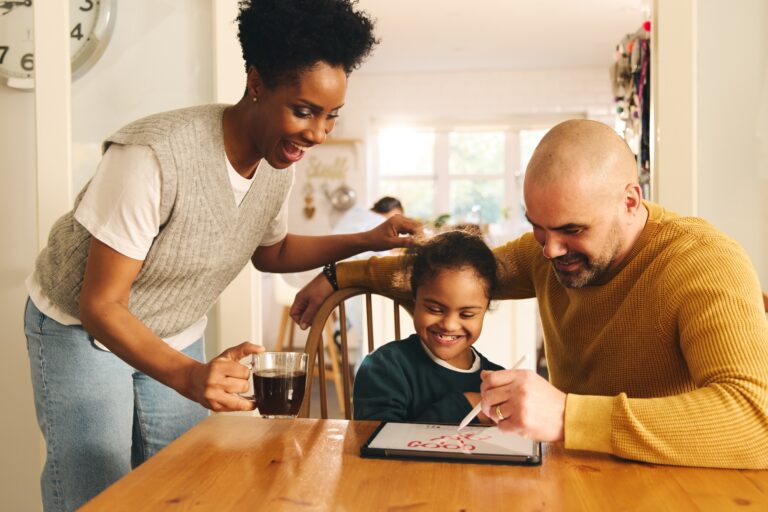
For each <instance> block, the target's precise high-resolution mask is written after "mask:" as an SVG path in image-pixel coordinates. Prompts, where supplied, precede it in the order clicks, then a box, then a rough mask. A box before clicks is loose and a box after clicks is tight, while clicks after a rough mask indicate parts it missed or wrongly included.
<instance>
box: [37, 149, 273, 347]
mask: <svg viewBox="0 0 768 512" xmlns="http://www.w3.org/2000/svg"><path fill="white" fill-rule="evenodd" d="M225 160H226V166H227V174H228V175H229V181H230V184H231V185H232V193H233V200H234V201H235V204H237V205H238V206H239V205H240V203H241V202H242V201H243V198H244V197H245V194H246V193H247V192H248V189H250V187H251V184H252V183H253V178H251V179H246V178H244V177H242V176H241V175H240V174H238V173H237V171H235V169H234V167H232V164H230V163H229V160H227V159H226V158H225ZM262 165H269V164H267V163H265V161H264V160H263V159H262V161H261V162H260V163H259V168H260V167H261V166H262ZM259 168H257V169H256V172H258V169H259ZM254 176H255V173H254ZM160 187H161V172H160V162H158V160H157V157H156V156H155V153H154V152H153V151H152V150H151V149H150V148H149V147H147V146H139V145H127V146H124V145H120V144H112V145H111V146H109V149H108V150H107V151H106V152H105V153H104V156H103V157H102V159H101V162H100V163H99V166H98V168H97V169H96V174H95V175H94V177H93V179H92V180H91V183H90V185H89V186H88V190H87V191H86V193H85V195H84V196H83V199H82V201H81V202H80V204H79V205H78V207H77V210H76V211H75V220H77V222H79V223H80V224H82V225H83V227H85V229H87V230H88V232H89V233H91V235H92V236H93V237H95V238H96V239H98V240H99V241H100V242H102V243H104V244H106V245H108V246H109V247H111V248H112V249H114V250H116V251H117V252H119V253H121V254H124V255H125V256H128V257H129V258H132V259H135V260H142V261H143V260H144V259H145V258H146V256H147V253H148V252H149V249H150V247H151V246H152V241H153V240H154V239H155V237H156V236H157V234H158V233H159V232H160ZM287 203H288V201H287V200H286V201H285V202H284V203H283V206H282V207H281V208H280V211H279V212H278V214H277V216H276V217H275V218H274V219H272V221H271V222H270V224H269V226H268V227H267V230H266V231H265V233H264V237H263V238H262V241H261V245H262V246H269V245H274V244H276V243H278V242H279V241H281V240H282V239H283V238H285V235H286V234H287V232H288V215H287V211H286V205H287ZM26 286H27V292H28V293H29V297H30V298H31V299H32V302H34V304H35V306H37V308H38V309H39V310H40V311H41V312H43V313H44V314H45V315H46V316H48V317H49V318H52V319H53V320H55V321H57V322H59V323H60V324H63V325H80V324H81V322H80V319H79V318H75V317H73V316H71V315H68V314H67V313H65V312H64V311H62V310H61V309H60V308H58V307H57V306H56V305H55V304H53V303H52V302H51V301H50V299H49V298H48V297H47V296H46V295H45V293H44V292H43V290H42V288H41V287H40V283H39V282H38V281H37V277H36V275H35V274H34V273H33V274H32V275H31V276H29V277H28V278H27V280H26ZM207 323H208V318H207V317H206V316H205V315H203V317H202V318H200V319H199V320H198V321H197V322H195V323H194V324H192V325H190V326H189V327H187V328H186V329H184V330H183V331H182V332H180V333H178V334H175V335H173V336H171V337H169V338H165V342H166V343H168V344H169V345H170V346H172V347H174V348H176V349H178V350H181V349H184V348H186V347H188V346H189V345H191V344H192V343H194V342H195V341H196V340H198V339H199V338H200V337H202V335H203V333H204V332H205V326H206V325H207ZM96 343H97V344H98V345H99V346H100V347H102V348H105V347H104V346H103V345H101V344H100V343H98V342H96Z"/></svg>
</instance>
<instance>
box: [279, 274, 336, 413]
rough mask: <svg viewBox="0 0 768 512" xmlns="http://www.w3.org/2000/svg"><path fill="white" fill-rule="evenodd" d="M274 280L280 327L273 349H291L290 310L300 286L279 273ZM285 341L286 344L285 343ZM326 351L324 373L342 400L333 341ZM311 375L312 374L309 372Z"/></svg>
mask: <svg viewBox="0 0 768 512" xmlns="http://www.w3.org/2000/svg"><path fill="white" fill-rule="evenodd" d="M273 278H274V281H273V284H272V294H273V299H274V301H275V302H276V303H277V304H279V305H280V306H281V309H282V313H281V318H280V327H279V330H278V333H277V340H276V341H275V351H276V352H282V351H283V350H285V349H287V350H289V351H293V340H294V331H295V327H296V324H295V323H294V322H293V320H291V317H290V314H289V313H290V310H291V304H293V299H294V297H296V294H297V293H298V292H299V290H300V288H298V287H296V286H294V285H292V284H290V283H289V282H288V281H287V280H286V278H285V277H284V276H283V275H281V274H275V275H274V277H273ZM333 324H334V318H333V315H331V317H329V318H328V321H327V322H326V323H325V330H326V336H328V337H329V338H331V337H332V336H333ZM286 342H287V345H286ZM326 350H327V351H328V359H329V361H330V369H331V371H330V373H329V374H327V375H326V378H327V379H328V380H332V381H333V384H334V386H335V388H336V397H337V398H338V400H339V403H342V400H343V389H342V382H341V371H340V368H339V352H338V349H337V348H336V344H335V343H328V344H327V346H326ZM310 375H312V374H310Z"/></svg>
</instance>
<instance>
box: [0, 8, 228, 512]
mask: <svg viewBox="0 0 768 512" xmlns="http://www.w3.org/2000/svg"><path fill="white" fill-rule="evenodd" d="M210 10H211V9H210V2H208V1H204V0H196V1H194V2H177V1H174V0H132V1H131V2H130V3H127V2H120V3H119V10H118V12H117V17H116V26H115V32H114V34H113V38H112V41H111V43H110V45H109V47H108V48H107V51H106V52H105V53H104V55H103V56H102V58H101V60H100V61H99V62H98V63H97V64H96V65H95V66H94V67H93V68H92V69H91V70H90V71H89V72H88V73H86V74H85V75H84V76H83V77H82V78H80V79H79V80H78V81H76V82H75V83H73V84H72V120H73V128H72V138H73V142H74V145H75V147H74V148H73V149H74V151H73V160H74V166H73V173H75V176H74V179H75V182H76V183H77V184H78V185H77V188H79V184H82V182H84V181H85V180H86V179H87V178H88V177H89V176H90V173H92V172H93V169H94V165H95V163H96V162H97V160H98V150H97V148H98V143H99V142H100V141H101V140H102V139H103V138H105V137H106V136H108V135H109V134H110V133H111V132H112V131H114V130H115V129H117V128H119V127H120V126H121V125H123V124H125V123H126V122H128V121H131V120H133V119H136V118H138V117H140V116H144V115H147V114H150V113H152V112H158V111H162V110H167V109H171V108H178V107H182V106H187V105H194V104H200V103H206V102H209V101H211V98H212V88H211V87H212V86H211V50H210V47H211V45H210V41H211V35H210V34H211V26H210ZM236 99H237V98H233V101H234V100H236ZM0 112H2V116H0V218H2V219H3V221H2V222H0V239H2V240H4V243H3V247H4V250H3V251H0V339H2V340H3V342H2V344H0V389H2V390H3V393H1V394H0V396H1V397H2V398H0V400H2V402H0V410H2V411H3V421H2V423H0V425H2V426H0V432H1V434H2V438H3V439H4V440H5V443H4V448H3V457H2V463H1V464H0V509H2V510H39V509H40V508H41V505H40V496H39V472H40V467H41V460H42V457H43V452H42V450H43V445H42V443H41V436H40V434H39V431H38V428H37V425H36V421H35V415H34V405H33V399H32V390H31V384H30V379H29V362H28V357H27V354H26V344H25V339H24V333H23V328H22V314H23V305H24V300H25V298H26V292H25V289H24V286H23V281H24V278H25V277H26V276H27V275H28V274H29V273H30V272H31V270H32V266H33V263H34V258H35V256H36V254H37V241H36V233H35V229H36V210H35V206H36V205H35V187H36V183H35V149H34V143H35V139H34V94H33V93H29V92H22V91H17V90H13V89H8V88H5V87H3V86H0Z"/></svg>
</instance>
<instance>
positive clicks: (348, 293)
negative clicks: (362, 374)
mask: <svg viewBox="0 0 768 512" xmlns="http://www.w3.org/2000/svg"><path fill="white" fill-rule="evenodd" d="M373 294H374V292H372V291H371V290H369V289H367V288H357V287H352V288H343V289H341V290H338V291H336V292H334V293H333V294H331V295H330V296H329V297H328V298H327V299H326V300H325V302H323V304H322V305H321V306H320V309H318V311H317V314H316V315H315V319H314V320H313V322H312V326H311V327H310V330H309V335H308V337H307V344H306V346H305V347H304V351H305V352H306V353H307V354H308V355H309V357H308V359H309V362H308V363H307V376H308V378H307V385H306V388H305V392H304V402H303V403H302V405H301V409H300V410H299V417H301V418H307V417H309V410H310V402H311V399H312V380H313V379H312V378H309V376H312V375H314V372H315V368H317V373H318V374H319V382H320V389H319V391H320V393H319V394H320V417H321V418H323V419H326V418H328V397H327V396H326V394H327V393H326V389H325V386H324V385H323V383H324V382H325V368H326V362H325V360H324V358H325V354H326V349H327V347H330V346H334V348H335V343H334V341H333V339H332V335H329V334H328V331H327V329H326V326H327V325H328V324H329V323H330V321H331V319H332V318H333V314H334V312H336V311H338V317H339V325H347V323H346V321H347V317H346V308H345V306H344V302H345V301H346V300H347V299H350V298H352V297H356V296H359V295H365V312H366V314H365V318H366V330H367V335H368V352H373V349H374V326H373V317H374V315H373V314H372V311H373V310H372V298H371V296H372V295H373ZM385 297H386V298H388V299H390V300H392V301H393V303H394V333H395V338H394V339H400V338H401V335H400V308H401V307H402V308H403V309H405V310H406V312H408V313H409V314H410V310H409V309H408V306H410V304H409V305H405V304H403V303H402V302H400V300H398V299H396V298H394V297H389V296H385ZM324 334H325V337H324ZM386 341H391V340H386ZM361 343H362V340H361ZM339 352H340V354H339V357H340V359H341V361H340V363H341V364H340V367H341V376H342V389H343V393H342V396H341V400H340V402H339V403H340V404H341V410H342V412H343V413H344V417H345V418H346V419H348V420H349V419H352V399H351V389H352V373H351V366H350V364H349V345H348V343H347V332H346V329H341V350H340V351H339ZM331 357H332V356H331Z"/></svg>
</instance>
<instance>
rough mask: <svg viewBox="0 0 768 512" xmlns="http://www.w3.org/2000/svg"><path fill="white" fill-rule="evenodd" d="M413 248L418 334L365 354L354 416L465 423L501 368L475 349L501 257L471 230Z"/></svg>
mask: <svg viewBox="0 0 768 512" xmlns="http://www.w3.org/2000/svg"><path fill="white" fill-rule="evenodd" d="M408 254H409V255H410V256H411V257H409V258H406V262H407V265H408V266H409V268H408V273H409V274H410V283H411V290H412V293H413V296H414V300H415V305H414V311H413V323H414V326H415V328H416V334H412V335H411V336H410V337H408V338H406V339H405V340H402V341H396V342H392V343H388V344H386V345H384V346H382V347H380V348H378V349H377V350H376V351H375V352H373V353H372V354H370V355H369V356H368V357H366V358H365V360H363V364H362V365H361V366H360V371H359V372H358V374H357V377H356V379H355V386H354V393H353V404H354V417H355V419H358V420H389V421H405V422H424V423H433V422H436V423H458V422H460V421H461V420H462V419H463V418H464V416H466V415H467V414H468V413H469V411H470V410H471V409H472V407H473V406H474V405H475V404H476V403H478V402H479V401H480V393H479V392H480V371H481V370H500V369H501V367H500V366H498V365H496V364H494V363H492V362H490V361H488V359H486V358H485V357H483V356H482V355H481V354H480V353H479V352H478V351H476V350H475V349H473V348H472V344H473V343H474V342H475V341H476V340H477V338H478V337H479V336H480V331H481V330H482V327H483V317H484V316H485V313H486V311H488V305H489V304H490V297H491V293H492V292H493V290H494V288H495V287H496V259H495V258H494V256H493V252H491V250H490V248H489V247H488V246H487V245H486V244H485V242H483V240H482V239H481V238H480V237H478V236H476V235H472V234H469V233H467V232H464V231H449V232H446V233H442V234H439V235H437V236H435V237H433V238H431V239H429V240H428V241H426V242H425V243H423V244H420V245H417V246H415V247H413V248H411V249H409V251H408ZM480 420H481V421H483V420H487V418H485V416H484V415H483V416H482V417H480Z"/></svg>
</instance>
